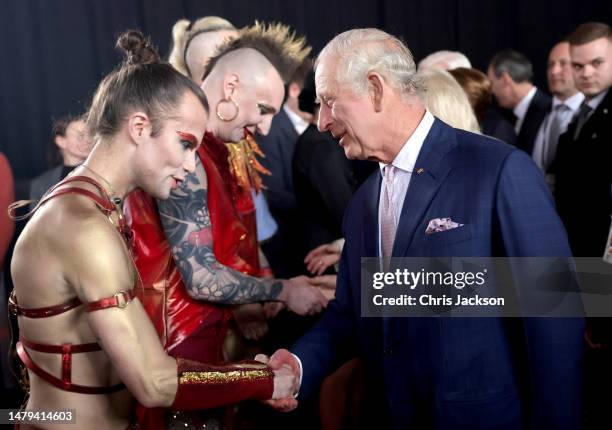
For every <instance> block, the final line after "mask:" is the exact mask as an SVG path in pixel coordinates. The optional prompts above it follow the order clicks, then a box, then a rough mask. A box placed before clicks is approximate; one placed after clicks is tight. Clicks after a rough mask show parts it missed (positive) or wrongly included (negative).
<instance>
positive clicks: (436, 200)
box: [260, 29, 584, 430]
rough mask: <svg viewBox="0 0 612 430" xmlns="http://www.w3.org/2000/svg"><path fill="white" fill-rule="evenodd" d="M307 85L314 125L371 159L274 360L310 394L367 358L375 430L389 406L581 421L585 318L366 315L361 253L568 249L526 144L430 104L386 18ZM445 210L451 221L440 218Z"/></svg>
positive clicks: (323, 57) (557, 423)
mask: <svg viewBox="0 0 612 430" xmlns="http://www.w3.org/2000/svg"><path fill="white" fill-rule="evenodd" d="M316 87H317V95H318V97H319V99H320V100H321V110H320V114H319V129H320V130H329V131H330V132H331V133H332V135H333V136H334V137H335V138H336V139H338V140H339V142H340V145H341V146H342V147H343V148H344V151H345V154H346V155H347V157H349V158H358V159H369V160H375V161H378V162H379V163H380V170H379V171H378V172H375V173H374V174H373V175H372V176H370V178H369V179H368V180H367V181H366V182H365V183H364V184H363V185H362V186H361V188H360V189H359V190H357V192H356V193H355V195H354V196H353V198H352V199H351V201H350V203H349V206H348V208H347V210H346V215H345V218H344V225H343V229H344V233H345V237H346V244H345V246H344V249H343V252H342V258H341V262H340V273H339V275H338V283H337V289H336V299H335V300H333V301H332V302H330V304H329V306H328V309H327V311H326V313H325V314H324V316H323V318H322V320H321V321H320V322H319V323H318V324H317V325H316V326H315V327H314V328H313V329H312V330H311V331H310V332H309V333H307V334H306V335H305V336H304V337H302V338H301V339H300V340H299V341H298V342H297V343H296V344H295V345H294V346H293V348H292V350H291V352H292V353H289V352H288V351H286V350H279V351H277V352H276V353H275V354H273V356H272V357H271V358H270V363H271V365H272V366H273V367H276V366H279V365H280V364H281V363H283V364H289V365H291V366H292V367H293V369H294V370H295V372H296V373H299V375H300V376H301V386H300V389H299V395H300V396H301V397H305V396H308V395H309V394H311V393H312V392H313V391H314V390H315V389H316V387H317V386H318V385H319V384H320V383H321V380H322V379H323V378H324V377H325V376H326V375H327V374H329V373H330V372H331V371H332V370H333V369H334V368H336V367H337V366H338V365H339V364H341V363H342V361H343V360H345V359H348V358H350V357H352V356H360V357H362V358H363V360H364V366H365V372H364V373H365V379H366V384H367V386H366V390H365V393H366V395H367V396H368V399H367V402H368V403H366V404H367V405H368V408H367V410H368V411H372V410H373V409H375V406H374V402H375V401H378V403H379V404H378V405H376V406H382V407H383V408H384V409H378V408H376V410H377V411H381V410H382V411H384V410H386V412H387V413H379V414H377V415H376V418H375V420H376V419H378V420H379V421H380V422H379V423H378V426H379V427H381V428H382V427H385V428H386V425H387V423H386V420H385V417H386V418H387V419H388V420H389V421H390V426H391V427H392V428H415V429H430V428H435V429H470V430H475V429H492V428H495V429H519V428H525V427H526V428H534V429H544V428H546V429H553V428H554V429H578V428H580V413H579V410H580V389H581V386H580V383H581V358H582V341H583V329H584V324H583V320H582V319H581V318H567V319H559V318H524V319H513V320H511V321H510V320H504V319H502V318H498V317H492V318H477V317H476V318H447V317H441V318H391V317H387V316H384V317H380V318H367V317H363V316H362V315H363V313H362V312H363V311H364V309H363V308H362V307H361V300H360V297H361V294H362V293H363V291H362V286H361V269H362V262H361V258H362V257H377V256H378V257H381V256H382V257H389V256H393V257H421V256H449V257H454V256H464V257H469V256H473V257H475V256H480V257H489V256H493V257H503V256H513V257H524V256H530V257H537V256H556V257H564V256H565V257H567V256H569V255H570V250H569V246H568V243H567V238H566V234H565V231H564V229H563V226H562V224H561V221H560V220H559V218H558V217H557V215H556V213H555V208H554V205H553V202H552V199H551V198H550V194H549V192H548V190H547V187H546V184H545V182H544V179H543V177H542V174H541V173H540V171H539V170H538V168H537V166H536V165H535V164H534V163H533V161H532V160H531V158H530V157H529V156H528V155H527V154H525V153H524V152H523V151H519V150H517V149H516V148H515V147H513V146H510V145H507V144H504V143H502V142H500V141H497V140H495V139H491V138H487V137H484V136H481V135H477V134H473V133H470V132H466V131H462V130H458V129H454V128H451V127H449V126H448V125H446V124H445V123H443V122H442V121H440V120H438V119H437V118H434V117H433V116H432V115H431V113H429V112H428V111H427V110H426V109H425V107H424V105H423V102H422V98H421V94H422V87H421V84H420V82H419V80H418V78H415V64H414V61H413V59H412V55H411V53H410V51H409V50H408V48H407V47H406V46H405V45H404V44H403V43H402V42H401V41H400V40H398V39H397V38H395V37H393V36H391V35H389V34H387V33H385V32H383V31H381V30H377V29H358V30H350V31H347V32H345V33H342V34H340V35H338V36H336V37H335V38H334V39H333V40H332V41H331V42H330V43H329V44H328V45H327V46H326V47H325V48H324V49H323V51H321V53H320V55H319V57H318V60H317V66H316ZM442 217H450V218H452V220H453V223H451V222H450V221H447V222H445V223H444V224H446V225H447V227H449V229H447V230H445V231H440V232H435V231H436V230H438V229H433V230H432V229H431V227H432V225H431V224H432V223H431V221H432V220H436V219H439V218H442ZM453 224H454V226H453ZM452 227H455V228H452ZM440 230H443V229H440ZM513 273H514V272H513ZM363 288H366V287H365V285H364V287H363ZM519 326H520V331H511V330H510V327H513V328H518V327H519ZM511 333H512V334H511ZM513 335H515V336H513ZM260 358H261V359H262V360H264V361H265V358H264V357H260ZM527 375H528V376H527Z"/></svg>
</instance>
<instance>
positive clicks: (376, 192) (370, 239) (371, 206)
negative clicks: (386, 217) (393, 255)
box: [362, 169, 382, 257]
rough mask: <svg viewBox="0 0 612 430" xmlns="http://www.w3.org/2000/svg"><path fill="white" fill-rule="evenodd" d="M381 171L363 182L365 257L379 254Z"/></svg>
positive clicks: (363, 239)
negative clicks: (364, 190)
mask: <svg viewBox="0 0 612 430" xmlns="http://www.w3.org/2000/svg"><path fill="white" fill-rule="evenodd" d="M381 181H382V177H381V175H380V171H379V170H378V169H377V171H376V172H374V173H372V175H370V177H369V178H368V179H367V180H366V182H365V183H364V184H363V186H364V187H367V188H366V190H367V191H366V193H365V202H364V203H365V210H364V223H363V230H362V234H363V237H362V241H363V244H364V253H363V254H362V256H364V257H376V256H378V201H379V199H380V183H381Z"/></svg>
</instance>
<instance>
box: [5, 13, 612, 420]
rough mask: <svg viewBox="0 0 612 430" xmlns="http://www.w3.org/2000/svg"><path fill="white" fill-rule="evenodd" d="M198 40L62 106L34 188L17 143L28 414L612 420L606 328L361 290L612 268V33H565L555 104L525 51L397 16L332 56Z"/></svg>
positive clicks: (226, 28)
mask: <svg viewBox="0 0 612 430" xmlns="http://www.w3.org/2000/svg"><path fill="white" fill-rule="evenodd" d="M172 34H173V46H172V50H171V52H170V55H169V57H168V62H165V61H163V60H162V59H161V58H160V55H159V54H158V52H157V51H156V50H155V48H153V47H152V45H151V44H150V41H149V40H148V39H147V38H146V37H145V36H144V35H143V34H142V33H140V32H138V31H135V30H128V31H126V32H124V33H122V34H121V35H120V36H119V38H118V40H117V48H118V49H120V50H121V51H122V52H123V53H124V60H123V62H122V63H121V64H120V65H118V66H117V67H116V69H115V70H113V71H112V72H111V73H109V74H108V75H107V76H106V77H105V78H104V79H103V80H102V81H101V83H100V84H99V86H98V88H97V90H96V92H95V94H94V95H93V97H92V101H91V105H90V107H89V109H88V111H87V112H86V113H83V114H82V115H80V116H66V117H62V118H59V119H57V120H55V123H54V127H53V135H52V138H51V141H52V149H53V153H54V154H55V157H54V158H53V160H54V163H55V164H56V165H55V166H53V167H52V168H51V169H50V170H49V171H47V172H45V173H43V174H42V175H40V176H39V177H37V178H35V179H33V180H32V182H31V188H30V200H29V201H27V202H16V203H12V202H13V200H14V192H13V186H12V176H11V171H10V166H9V165H8V162H7V160H6V159H5V157H4V156H3V155H2V154H0V177H2V178H3V184H8V186H6V187H2V189H0V205H1V206H2V208H3V210H2V211H1V213H0V215H1V217H0V257H1V258H2V259H1V260H0V261H5V262H6V264H10V265H11V274H12V279H11V281H12V284H13V285H14V290H13V291H12V293H11V294H10V297H9V298H8V303H7V306H8V309H9V311H10V314H11V318H12V319H13V320H14V321H15V322H16V323H17V324H15V332H14V333H13V341H14V342H13V344H12V345H11V349H12V350H13V351H14V352H15V353H14V355H13V359H14V361H15V363H13V364H14V367H15V369H16V371H15V373H14V377H15V381H14V383H17V384H19V385H21V386H22V387H24V389H25V391H24V393H26V395H25V396H24V402H23V408H25V410H31V411H43V410H74V411H76V419H77V428H100V429H106V428H108V429H114V428H117V429H120V428H130V429H137V428H141V429H161V428H213V429H215V428H217V429H219V428H228V429H229V428H240V429H242V428H264V427H265V428H287V427H291V428H322V429H340V428H367V427H370V426H375V427H376V428H398V429H399V428H414V429H429V428H437V429H492V428H495V429H521V428H533V429H580V428H589V429H598V428H607V427H608V426H610V425H612V414H610V412H609V408H607V399H609V398H610V394H609V389H610V387H612V371H610V369H609V365H608V364H609V361H610V359H612V324H610V323H608V319H606V318H599V319H596V318H587V319H585V318H583V317H582V315H574V316H573V317H572V318H544V317H542V318H524V319H504V318H501V317H489V318H391V317H388V316H385V317H381V318H372V317H365V316H364V312H363V308H362V302H361V300H362V294H363V289H364V288H365V286H364V285H362V274H361V270H362V258H363V257H378V258H380V259H381V260H382V261H383V262H384V261H386V260H385V259H388V258H389V257H456V256H461V257H558V258H571V257H572V256H574V257H596V258H598V261H599V262H600V264H606V263H604V261H606V259H607V260H609V261H612V243H611V242H609V241H610V240H612V238H610V235H611V234H612V227H611V222H610V216H611V215H612V169H611V168H610V166H609V165H610V161H611V160H612V149H611V148H612V146H611V145H610V143H611V141H612V136H610V132H611V131H612V122H611V121H610V120H609V118H608V115H609V112H610V109H612V106H610V98H611V97H612V96H611V95H610V94H609V89H610V87H611V86H612V30H611V28H610V26H609V25H607V24H604V23H597V22H589V23H585V24H582V25H580V26H578V27H577V28H576V29H575V30H574V31H573V32H572V33H571V34H569V35H568V36H567V38H565V39H563V40H559V41H558V43H556V44H555V45H554V46H552V47H551V50H550V54H549V57H548V63H547V82H548V91H545V90H543V89H539V88H537V87H536V86H535V85H534V84H533V65H532V63H531V61H530V60H529V59H528V58H527V57H525V55H523V54H521V53H520V52H516V51H513V50H504V51H500V52H498V53H496V54H495V55H494V56H493V57H492V58H491V60H490V62H489V64H488V68H487V70H482V71H481V70H477V69H476V68H473V67H472V65H471V63H470V61H469V59H468V58H467V57H466V56H465V55H464V54H462V53H460V52H454V51H439V52H436V53H433V54H431V55H429V56H428V57H426V58H425V59H423V60H422V61H420V62H419V63H418V67H417V64H416V63H415V61H414V58H413V56H412V54H411V52H410V50H409V47H408V46H407V45H406V44H405V43H404V42H403V41H401V40H400V39H398V38H396V37H395V36H392V35H390V34H388V33H386V32H384V31H382V30H378V29H355V30H349V31H346V32H344V33H342V34H339V35H338V36H336V37H335V38H334V39H332V40H331V41H330V42H329V43H328V44H327V45H326V46H325V48H324V49H323V50H322V51H321V52H320V53H319V54H318V55H317V56H316V58H312V57H311V56H310V54H311V47H310V46H308V43H307V41H306V39H305V38H304V37H301V36H299V35H296V33H295V32H294V31H292V30H291V29H290V28H289V27H288V26H286V25H283V24H263V23H259V22H256V23H254V24H253V25H249V26H246V27H244V28H240V29H239V28H236V27H235V26H234V25H232V23H230V22H229V21H227V20H225V19H223V18H220V17H204V18H200V19H197V20H193V21H188V20H184V19H183V20H180V21H178V22H177V23H176V24H175V26H174V28H173V31H172ZM26 204H29V206H28V209H29V212H28V214H27V215H24V218H25V219H27V224H26V225H25V228H24V229H23V231H22V232H21V233H20V235H19V237H18V239H17V243H16V245H15V248H14V251H13V252H12V255H10V257H7V258H4V256H5V253H6V252H7V249H8V247H9V243H10V241H11V239H12V236H13V230H14V226H13V219H11V218H10V217H9V216H8V215H7V213H8V214H11V216H12V217H13V218H15V213H16V210H17V209H19V208H20V207H22V206H24V205H26ZM4 209H7V210H8V212H7V211H5V210H4ZM17 218H18V217H17ZM602 256H603V257H604V258H603V259H602ZM385 264H388V263H383V266H384V265H385ZM33 267H36V270H32V268H33ZM384 267H387V266H384ZM0 285H8V282H7V280H3V279H2V278H0ZM7 293H8V292H7ZM285 348H289V349H285ZM313 399H314V400H313ZM252 400H260V402H252ZM235 405H239V406H238V407H236V406H235ZM47 425H49V424H47ZM53 425H54V426H56V427H57V424H53ZM17 426H18V428H38V427H40V428H46V427H45V424H44V423H42V424H41V423H27V422H26V423H21V424H17ZM71 426H72V427H71ZM58 428H59V427H58ZM66 428H74V426H73V425H72V424H66Z"/></svg>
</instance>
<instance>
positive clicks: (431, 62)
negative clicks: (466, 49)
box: [418, 51, 472, 72]
mask: <svg viewBox="0 0 612 430" xmlns="http://www.w3.org/2000/svg"><path fill="white" fill-rule="evenodd" d="M457 67H467V68H469V67H472V63H470V60H469V59H468V57H466V56H465V54H463V53H461V52H458V51H436V52H434V53H432V54H429V55H428V56H427V57H425V58H423V59H422V60H421V61H419V67H418V70H419V72H420V71H422V70H426V69H436V70H452V69H456V68H457Z"/></svg>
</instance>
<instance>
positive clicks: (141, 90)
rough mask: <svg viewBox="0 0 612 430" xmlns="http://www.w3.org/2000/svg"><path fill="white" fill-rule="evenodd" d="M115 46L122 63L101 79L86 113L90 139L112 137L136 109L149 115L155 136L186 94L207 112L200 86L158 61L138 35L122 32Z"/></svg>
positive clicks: (147, 41) (152, 51)
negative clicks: (191, 96) (189, 93)
mask: <svg viewBox="0 0 612 430" xmlns="http://www.w3.org/2000/svg"><path fill="white" fill-rule="evenodd" d="M116 46H117V47H118V48H119V49H121V50H122V51H123V52H124V54H125V60H124V61H123V63H122V64H121V65H120V66H119V67H117V68H116V69H115V70H114V71H112V72H111V73H109V74H108V75H107V76H106V77H105V78H104V79H103V80H102V82H101V83H100V85H99V86H98V89H97V90H96V92H95V94H94V97H93V99H92V102H91V106H90V108H89V112H88V113H87V126H88V128H89V130H90V132H91V135H92V137H94V139H98V138H100V137H109V136H112V135H114V134H116V133H117V132H118V130H119V129H120V127H121V125H122V123H123V122H124V121H125V119H126V118H127V117H128V116H129V114H130V113H131V112H134V111H136V110H142V111H143V112H145V113H146V114H147V115H148V116H149V118H150V121H151V125H152V135H153V136H155V135H157V134H158V133H159V132H160V130H161V127H162V126H161V122H162V120H164V119H167V118H170V117H172V114H173V110H175V109H176V108H177V107H178V105H179V103H180V101H181V99H182V97H183V96H184V94H185V93H186V92H188V91H190V92H191V93H192V94H193V95H195V96H196V97H197V98H198V100H200V102H201V103H202V106H203V107H204V109H205V110H206V111H207V112H208V102H207V100H206V96H205V95H204V93H203V92H202V90H201V89H200V87H198V86H197V85H196V84H195V83H193V82H192V81H191V80H190V79H189V78H187V77H186V76H184V75H182V74H180V73H179V72H177V71H176V70H175V69H174V68H173V67H172V66H171V65H170V64H168V63H163V62H160V57H159V55H158V54H157V51H156V50H155V48H154V47H153V46H152V45H151V43H150V42H149V39H147V38H145V37H144V36H143V34H142V33H141V32H139V31H136V30H128V31H126V32H125V33H123V34H121V35H120V36H119V38H118V40H117V44H116Z"/></svg>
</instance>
